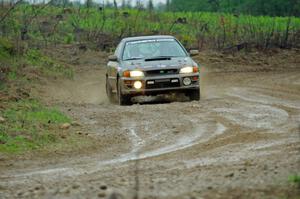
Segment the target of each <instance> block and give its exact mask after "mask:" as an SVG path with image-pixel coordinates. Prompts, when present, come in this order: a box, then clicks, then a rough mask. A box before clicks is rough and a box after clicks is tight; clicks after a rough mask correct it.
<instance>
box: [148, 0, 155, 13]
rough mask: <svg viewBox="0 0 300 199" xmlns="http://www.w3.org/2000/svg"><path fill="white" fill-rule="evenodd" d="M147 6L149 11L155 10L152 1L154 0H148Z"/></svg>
mask: <svg viewBox="0 0 300 199" xmlns="http://www.w3.org/2000/svg"><path fill="white" fill-rule="evenodd" d="M147 8H148V10H149V11H153V9H154V5H153V1H152V0H149V1H148V6H147Z"/></svg>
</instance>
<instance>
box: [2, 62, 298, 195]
mask: <svg viewBox="0 0 300 199" xmlns="http://www.w3.org/2000/svg"><path fill="white" fill-rule="evenodd" d="M91 65H92V64H91ZM201 87H202V88H201V89H202V96H201V97H202V99H201V101H200V102H185V101H184V98H183V99H181V101H180V102H178V101H175V102H174V101H171V103H167V102H168V100H169V99H161V98H154V99H153V98H152V99H145V100H146V101H147V102H148V103H143V104H135V105H133V106H128V107H120V106H118V105H113V104H109V102H108V100H107V99H106V96H105V90H104V69H103V68H101V67H99V68H97V67H87V68H86V70H78V71H77V74H76V76H75V79H74V80H59V81H53V82H50V83H48V84H47V85H45V86H44V87H43V88H41V89H42V90H44V91H45V92H44V93H43V97H44V99H47V101H48V102H49V103H51V104H55V105H57V106H59V107H60V108H61V109H62V110H63V111H64V112H65V113H67V114H68V115H70V116H72V118H74V120H76V121H80V123H81V124H82V128H83V129H84V131H85V132H89V135H90V136H92V137H95V138H100V141H99V143H98V146H97V151H93V152H90V153H89V152H88V151H87V152H85V153H83V154H81V155H80V156H74V157H72V156H70V157H65V158H57V159H56V158H55V156H54V157H52V158H47V159H45V160H43V161H41V160H40V159H39V160H26V161H20V162H15V163H14V164H13V165H12V166H7V167H5V168H3V169H2V170H1V175H0V198H106V197H108V196H109V195H110V194H111V193H113V192H117V193H120V194H121V195H122V197H120V196H119V197H120V198H134V197H136V198H178V199H185V198H187V199H191V198H195V199H196V198H197V199H198V198H296V197H297V196H299V194H300V192H299V189H298V188H297V187H296V186H295V185H292V184H291V183H290V182H289V181H288V177H289V176H290V175H295V174H299V171H300V167H299V166H300V164H299V163H300V156H299V149H300V148H299V146H300V70H299V68H298V70H297V68H296V69H294V70H291V71H289V72H288V71H282V70H281V71H269V72H261V71H257V72H224V71H223V72H216V71H213V70H211V71H210V70H209V69H206V70H205V72H204V73H202V80H201ZM111 198H113V197H111ZM117 198H118V197H117Z"/></svg>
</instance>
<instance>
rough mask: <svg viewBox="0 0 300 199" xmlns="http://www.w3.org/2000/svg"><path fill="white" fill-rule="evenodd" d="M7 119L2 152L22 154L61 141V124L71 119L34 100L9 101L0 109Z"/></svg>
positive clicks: (1, 131)
mask: <svg viewBox="0 0 300 199" xmlns="http://www.w3.org/2000/svg"><path fill="white" fill-rule="evenodd" d="M0 114H1V115H2V117H4V118H5V119H6V121H5V122H4V123H1V124H0V152H6V153H20V152H24V151H28V150H33V149H38V148H41V147H43V146H45V145H49V144H55V143H57V142H59V141H60V136H59V131H61V130H60V129H59V126H60V124H62V123H66V122H70V121H71V120H70V118H68V117H67V116H65V115H64V114H62V113H61V112H60V111H58V110H57V109H54V108H46V107H44V106H43V105H41V104H40V103H38V102H37V101H35V100H22V101H19V102H10V103H9V106H8V107H7V108H6V109H5V110H2V111H1V112H0Z"/></svg>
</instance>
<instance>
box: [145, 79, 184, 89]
mask: <svg viewBox="0 0 300 199" xmlns="http://www.w3.org/2000/svg"><path fill="white" fill-rule="evenodd" d="M172 80H175V79H161V80H154V84H148V82H149V81H151V82H153V80H149V81H147V82H146V89H158V88H174V87H180V81H179V79H176V80H178V81H177V82H172Z"/></svg>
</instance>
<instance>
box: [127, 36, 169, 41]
mask: <svg viewBox="0 0 300 199" xmlns="http://www.w3.org/2000/svg"><path fill="white" fill-rule="evenodd" d="M147 39H149V40H150V39H175V37H173V36H170V35H153V36H139V37H127V38H124V39H122V42H129V41H139V40H147Z"/></svg>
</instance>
